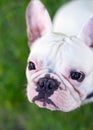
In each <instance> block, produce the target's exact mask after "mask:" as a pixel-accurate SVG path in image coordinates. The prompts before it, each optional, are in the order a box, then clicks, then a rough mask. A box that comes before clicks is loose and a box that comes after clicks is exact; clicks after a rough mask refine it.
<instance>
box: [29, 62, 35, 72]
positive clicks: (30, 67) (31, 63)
mask: <svg viewBox="0 0 93 130" xmlns="http://www.w3.org/2000/svg"><path fill="white" fill-rule="evenodd" d="M28 69H29V70H35V69H36V67H35V64H34V63H33V62H32V61H29V63H28Z"/></svg>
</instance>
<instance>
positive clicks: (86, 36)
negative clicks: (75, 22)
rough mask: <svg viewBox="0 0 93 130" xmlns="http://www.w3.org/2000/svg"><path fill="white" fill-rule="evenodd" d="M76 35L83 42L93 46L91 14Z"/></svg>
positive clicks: (92, 18)
mask: <svg viewBox="0 0 93 130" xmlns="http://www.w3.org/2000/svg"><path fill="white" fill-rule="evenodd" d="M78 36H79V38H81V39H82V40H83V41H84V43H86V44H87V45H88V46H89V47H91V48H93V16H92V17H90V18H89V19H88V21H87V22H86V23H85V24H84V25H83V27H82V29H81V31H80V33H79V35H78Z"/></svg>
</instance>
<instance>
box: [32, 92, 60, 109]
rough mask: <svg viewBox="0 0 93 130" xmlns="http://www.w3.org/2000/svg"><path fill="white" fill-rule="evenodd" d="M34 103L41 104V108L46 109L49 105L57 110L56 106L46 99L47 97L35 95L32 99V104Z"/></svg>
mask: <svg viewBox="0 0 93 130" xmlns="http://www.w3.org/2000/svg"><path fill="white" fill-rule="evenodd" d="M36 101H39V102H42V103H43V107H46V106H47V104H51V105H52V106H54V107H55V108H56V109H59V108H58V106H56V105H55V103H54V102H53V101H52V100H51V99H49V98H48V97H47V95H46V94H45V95H40V94H39V95H37V96H35V97H34V98H33V99H32V102H33V103H35V102H36Z"/></svg>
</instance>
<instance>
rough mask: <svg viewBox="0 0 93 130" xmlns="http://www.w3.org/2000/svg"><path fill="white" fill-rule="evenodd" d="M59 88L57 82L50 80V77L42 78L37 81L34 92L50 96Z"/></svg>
mask: <svg viewBox="0 0 93 130" xmlns="http://www.w3.org/2000/svg"><path fill="white" fill-rule="evenodd" d="M58 86H59V82H58V81H57V80H55V79H52V78H50V77H44V78H41V79H39V81H38V82H37V88H36V91H38V92H42V93H47V94H52V93H53V92H54V91H55V90H56V89H57V88H58Z"/></svg>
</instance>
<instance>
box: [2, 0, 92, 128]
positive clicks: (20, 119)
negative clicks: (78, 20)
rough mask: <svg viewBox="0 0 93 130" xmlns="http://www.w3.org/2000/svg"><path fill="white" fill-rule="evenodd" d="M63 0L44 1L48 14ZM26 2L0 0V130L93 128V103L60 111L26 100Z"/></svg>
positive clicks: (26, 0) (20, 0) (27, 50)
mask: <svg viewBox="0 0 93 130" xmlns="http://www.w3.org/2000/svg"><path fill="white" fill-rule="evenodd" d="M66 1H67V0H43V2H44V4H45V5H46V7H47V8H48V10H49V12H50V14H51V17H53V14H54V13H55V11H56V10H57V8H58V7H59V6H60V5H61V4H62V3H65V2H66ZM68 1H69V0H68ZM28 2H29V0H2V1H0V130H93V104H89V105H85V106H83V107H81V108H80V109H78V110H75V111H73V112H70V113H63V112H57V111H56V112H52V111H49V110H46V109H40V108H38V107H37V106H36V105H34V104H30V103H29V102H28V100H27V97H26V76H25V68H26V61H27V57H28V54H29V49H28V46H27V35H26V25H25V9H26V6H27V4H28ZM51 5H52V6H51Z"/></svg>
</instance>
